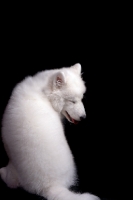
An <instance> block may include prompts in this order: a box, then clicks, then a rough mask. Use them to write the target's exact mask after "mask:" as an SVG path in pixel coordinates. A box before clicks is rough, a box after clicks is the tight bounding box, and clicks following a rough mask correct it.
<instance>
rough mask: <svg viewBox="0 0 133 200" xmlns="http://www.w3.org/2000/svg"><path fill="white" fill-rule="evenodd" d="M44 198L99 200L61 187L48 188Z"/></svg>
mask: <svg viewBox="0 0 133 200" xmlns="http://www.w3.org/2000/svg"><path fill="white" fill-rule="evenodd" d="M45 195H46V194H45ZM46 198H47V199H48V200H100V199H99V198H98V197H97V196H94V195H92V194H89V193H84V194H79V193H74V192H72V191H70V190H68V189H67V188H65V187H62V186H55V187H50V188H49V190H48V191H47V196H46Z"/></svg>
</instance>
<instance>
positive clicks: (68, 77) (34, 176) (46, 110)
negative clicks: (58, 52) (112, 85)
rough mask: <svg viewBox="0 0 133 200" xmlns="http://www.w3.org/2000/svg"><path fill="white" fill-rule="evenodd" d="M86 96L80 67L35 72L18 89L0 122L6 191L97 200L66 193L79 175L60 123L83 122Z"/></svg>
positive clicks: (63, 199)
mask: <svg viewBox="0 0 133 200" xmlns="http://www.w3.org/2000/svg"><path fill="white" fill-rule="evenodd" d="M85 91H86V87H85V84H84V81H83V80H82V77H81V65H80V64H79V63H77V64H75V65H73V66H71V67H64V68H60V69H53V70H45V71H42V72H38V73H37V74H35V75H34V76H32V77H31V76H29V77H26V78H25V79H24V80H23V81H22V82H20V83H18V84H17V85H16V87H15V88H14V90H13V92H12V95H11V97H10V100H9V102H8V104H7V107H6V109H5V112H4V115H3V120H2V139H3V143H4V147H5V149H6V152H7V155H8V157H9V163H8V165H7V166H6V167H3V168H1V169H0V175H1V178H2V179H3V181H4V182H5V183H6V184H7V186H8V187H10V188H17V187H22V188H23V189H25V190H26V191H28V192H30V193H34V194H38V195H40V196H43V197H45V198H46V199H48V200H98V199H99V198H98V197H96V196H95V195H92V194H90V193H84V194H80V193H74V192H72V191H71V190H70V187H71V186H72V185H75V184H76V182H77V173H76V166H75V163H74V159H73V156H72V153H71V151H70V148H69V146H68V143H67V140H66V138H65V134H64V128H63V122H62V120H63V118H64V117H65V118H66V119H67V120H68V121H69V122H71V123H74V124H77V123H78V122H79V121H80V120H81V119H84V118H85V117H86V112H85V108H84V105H83V103H82V98H83V95H84V93H85Z"/></svg>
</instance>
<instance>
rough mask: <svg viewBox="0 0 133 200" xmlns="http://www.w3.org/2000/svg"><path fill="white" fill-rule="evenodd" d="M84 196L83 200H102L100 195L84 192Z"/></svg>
mask: <svg viewBox="0 0 133 200" xmlns="http://www.w3.org/2000/svg"><path fill="white" fill-rule="evenodd" d="M82 197H83V200H100V198H99V197H97V196H95V195H92V194H89V193H85V194H83V195H82Z"/></svg>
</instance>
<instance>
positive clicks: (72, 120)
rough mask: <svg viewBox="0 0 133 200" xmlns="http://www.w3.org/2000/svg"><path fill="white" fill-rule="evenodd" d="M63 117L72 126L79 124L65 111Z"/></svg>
mask: <svg viewBox="0 0 133 200" xmlns="http://www.w3.org/2000/svg"><path fill="white" fill-rule="evenodd" d="M65 117H66V118H67V119H68V121H69V122H71V123H73V124H78V123H79V121H77V120H75V119H73V118H72V117H71V116H70V115H69V114H68V112H67V111H65Z"/></svg>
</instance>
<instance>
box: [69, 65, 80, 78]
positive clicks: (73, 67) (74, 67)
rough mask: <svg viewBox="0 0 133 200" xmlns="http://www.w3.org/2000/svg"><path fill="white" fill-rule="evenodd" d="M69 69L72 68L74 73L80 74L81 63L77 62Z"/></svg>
mask: <svg viewBox="0 0 133 200" xmlns="http://www.w3.org/2000/svg"><path fill="white" fill-rule="evenodd" d="M71 69H72V70H74V71H75V73H77V74H79V75H80V74H81V64H80V63H77V64H75V65H73V66H72V67H71Z"/></svg>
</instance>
